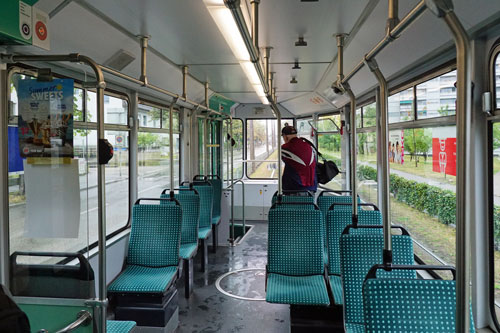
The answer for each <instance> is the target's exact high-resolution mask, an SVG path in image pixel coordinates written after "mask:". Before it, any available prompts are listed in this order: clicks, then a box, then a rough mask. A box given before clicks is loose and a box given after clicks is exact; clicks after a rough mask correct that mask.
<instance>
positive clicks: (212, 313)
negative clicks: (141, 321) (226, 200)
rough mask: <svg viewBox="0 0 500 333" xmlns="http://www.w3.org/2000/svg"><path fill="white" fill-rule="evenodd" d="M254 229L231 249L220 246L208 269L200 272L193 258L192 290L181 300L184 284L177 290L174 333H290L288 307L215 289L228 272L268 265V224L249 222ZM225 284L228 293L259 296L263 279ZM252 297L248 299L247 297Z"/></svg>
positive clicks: (246, 279) (244, 277)
mask: <svg viewBox="0 0 500 333" xmlns="http://www.w3.org/2000/svg"><path fill="white" fill-rule="evenodd" d="M250 224H252V225H254V228H253V229H252V230H251V231H250V233H249V234H248V235H247V236H246V237H245V239H244V240H243V242H242V243H241V244H239V245H237V246H235V247H233V248H230V247H219V248H218V249H217V253H215V254H214V253H211V252H209V256H208V267H207V271H206V272H205V273H202V272H200V258H199V255H198V256H197V257H196V258H195V275H194V291H193V294H192V295H191V297H190V298H189V299H186V298H184V288H183V281H182V279H180V281H179V283H178V290H179V321H180V323H179V328H178V331H177V332H182V333H185V332H193V333H201V332H203V333H208V332H258V333H267V332H289V331H290V310H289V306H288V305H281V304H268V303H266V302H265V301H246V300H240V299H236V298H232V297H229V296H226V295H224V294H222V293H221V292H219V291H218V290H217V289H216V287H215V282H216V280H217V278H218V277H219V276H221V275H222V274H224V273H227V272H228V271H230V270H236V269H242V268H262V269H265V265H266V262H267V257H266V256H267V223H264V222H250ZM231 279H232V280H231V281H226V282H225V283H223V284H222V285H223V286H224V285H228V284H230V285H231V293H235V294H238V295H244V296H249V295H252V294H254V293H253V292H252V290H253V289H255V295H258V296H260V294H261V293H262V289H263V286H260V285H259V284H261V283H264V279H262V278H260V277H259V276H257V278H248V277H246V276H244V275H243V276H242V277H241V281H235V278H234V277H232V278H231ZM250 297H251V296H250Z"/></svg>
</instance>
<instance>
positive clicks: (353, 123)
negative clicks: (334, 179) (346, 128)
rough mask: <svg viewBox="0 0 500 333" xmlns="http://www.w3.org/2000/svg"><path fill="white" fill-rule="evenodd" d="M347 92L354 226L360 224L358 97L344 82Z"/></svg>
mask: <svg viewBox="0 0 500 333" xmlns="http://www.w3.org/2000/svg"><path fill="white" fill-rule="evenodd" d="M343 87H344V89H345V92H346V93H347V94H348V95H349V98H350V100H351V111H350V114H349V118H350V121H349V122H350V123H351V124H350V126H351V138H350V139H351V140H350V141H351V162H350V167H351V170H350V172H351V179H350V180H351V191H352V193H351V194H352V224H353V225H354V227H357V226H358V189H357V180H356V163H357V161H356V159H357V156H356V155H357V154H356V153H357V147H356V141H357V137H356V135H357V134H356V97H355V96H354V93H353V92H352V90H351V88H350V87H349V85H348V84H347V83H344V84H343Z"/></svg>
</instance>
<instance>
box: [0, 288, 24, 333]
mask: <svg viewBox="0 0 500 333" xmlns="http://www.w3.org/2000/svg"><path fill="white" fill-rule="evenodd" d="M0 331H1V332H5V333H21V332H22V333H24V332H27V333H29V332H30V322H29V320H28V317H27V316H26V314H25V313H24V312H23V311H21V309H20V308H19V307H18V306H17V304H16V303H14V301H13V300H12V298H10V296H9V295H8V294H7V293H6V291H5V289H4V287H3V286H2V285H0Z"/></svg>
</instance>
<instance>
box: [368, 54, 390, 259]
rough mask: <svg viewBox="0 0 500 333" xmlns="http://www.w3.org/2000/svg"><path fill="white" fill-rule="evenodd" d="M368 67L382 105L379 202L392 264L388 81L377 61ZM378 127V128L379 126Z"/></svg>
mask: <svg viewBox="0 0 500 333" xmlns="http://www.w3.org/2000/svg"><path fill="white" fill-rule="evenodd" d="M366 65H367V66H368V68H370V71H371V72H372V73H373V74H374V75H375V77H376V79H377V81H378V83H379V89H378V93H379V96H378V102H379V105H380V120H379V122H380V123H379V125H380V140H379V142H380V146H379V147H378V149H379V150H380V155H379V156H380V159H381V163H380V164H379V165H378V166H379V167H381V172H380V176H381V177H380V179H379V180H378V189H379V192H380V193H381V195H380V198H381V199H382V200H381V202H379V206H380V210H381V212H382V225H383V228H384V252H383V258H384V264H392V243H391V241H392V239H391V221H390V205H389V198H390V197H389V159H388V156H387V154H388V151H387V150H388V149H387V145H388V142H389V121H388V117H387V115H388V88H387V80H386V79H385V77H384V75H383V74H382V72H381V71H380V68H379V67H378V64H377V62H376V61H375V59H370V60H366ZM377 127H378V126H377Z"/></svg>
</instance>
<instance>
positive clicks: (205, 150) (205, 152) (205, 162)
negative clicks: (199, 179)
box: [203, 115, 210, 177]
mask: <svg viewBox="0 0 500 333" xmlns="http://www.w3.org/2000/svg"><path fill="white" fill-rule="evenodd" d="M203 124H204V126H203V171H204V174H205V176H207V177H208V175H209V174H210V173H209V172H208V164H209V163H208V162H209V160H210V157H209V156H208V155H209V154H210V151H209V148H208V124H209V121H208V115H207V116H206V117H205V120H204V121H203Z"/></svg>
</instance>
